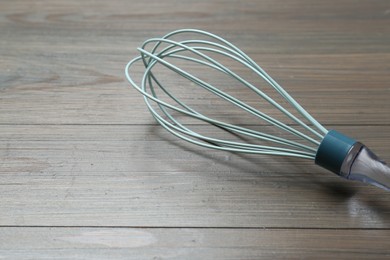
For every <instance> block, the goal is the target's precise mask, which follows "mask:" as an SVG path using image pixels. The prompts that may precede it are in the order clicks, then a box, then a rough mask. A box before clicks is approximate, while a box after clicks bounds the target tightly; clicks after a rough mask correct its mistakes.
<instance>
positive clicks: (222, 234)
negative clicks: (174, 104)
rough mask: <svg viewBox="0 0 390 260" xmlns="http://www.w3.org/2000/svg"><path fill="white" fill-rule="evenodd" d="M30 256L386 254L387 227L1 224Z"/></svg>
mask: <svg viewBox="0 0 390 260" xmlns="http://www.w3.org/2000/svg"><path fill="white" fill-rule="evenodd" d="M0 232H1V234H2V235H1V236H0V255H1V256H2V257H4V258H7V259H8V258H12V259H15V258H29V259H53V258H55V259H69V258H72V259H86V258H88V259H113V258H115V259H259V258H262V259H263V258H267V259H270V258H272V259H282V258H283V259H284V258H288V259H347V258H348V259H350V258H353V259H388V258H389V256H390V249H389V246H390V242H389V240H388V237H389V235H390V231H389V230H266V229H187V228H186V229H147V228H140V229H138V228H137V229H131V228H130V229H129V228H116V229H113V228H25V227H24V228H0Z"/></svg>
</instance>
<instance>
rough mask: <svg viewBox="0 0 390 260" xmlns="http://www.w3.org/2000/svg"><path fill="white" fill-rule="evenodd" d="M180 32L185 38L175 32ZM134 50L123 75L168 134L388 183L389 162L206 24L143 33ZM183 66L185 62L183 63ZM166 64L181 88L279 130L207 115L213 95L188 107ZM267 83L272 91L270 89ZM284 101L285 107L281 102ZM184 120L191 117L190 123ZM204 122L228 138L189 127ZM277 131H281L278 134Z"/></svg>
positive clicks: (384, 185) (386, 185) (385, 186)
mask: <svg viewBox="0 0 390 260" xmlns="http://www.w3.org/2000/svg"><path fill="white" fill-rule="evenodd" d="M184 36H186V38H185V39H181V40H175V39H176V38H178V37H184ZM138 50H139V52H140V56H138V57H136V58H134V59H133V60H131V61H130V62H129V63H128V64H127V66H126V69H125V74H126V78H127V80H128V81H129V83H130V84H131V85H132V86H133V87H134V88H135V89H137V90H138V91H139V92H140V93H141V94H142V95H143V97H144V101H145V102H146V105H147V107H148V109H149V110H150V112H151V114H152V115H153V117H154V118H155V119H156V121H157V122H158V123H159V124H160V125H161V126H162V127H164V128H165V129H166V130H168V131H169V132H170V133H172V134H173V135H175V136H177V137H179V138H181V139H184V140H186V141H188V142H191V143H193V144H197V145H200V146H203V147H207V148H212V149H218V150H225V151H231V152H242V153H250V154H265V155H278V156H290V157H299V158H303V159H309V160H314V162H315V164H317V165H319V166H322V167H323V168H326V169H328V170H330V171H332V172H334V173H336V174H337V175H339V176H341V177H344V178H346V179H350V180H358V181H362V182H365V183H370V184H372V185H375V186H377V187H380V188H383V189H386V190H390V168H389V167H388V166H387V165H386V164H385V162H383V161H381V160H380V159H379V158H378V157H377V156H376V155H375V154H374V153H373V152H371V151H370V150H369V149H368V148H367V147H366V146H365V145H363V144H362V143H360V142H357V141H356V140H354V139H353V138H350V137H348V136H346V135H344V134H342V133H340V132H337V131H335V130H327V129H326V128H325V127H324V126H322V125H321V124H320V123H319V122H318V121H317V120H316V119H314V118H313V117H312V116H311V115H310V114H309V113H308V112H307V111H306V110H305V109H304V108H303V107H302V106H301V105H300V104H299V103H298V102H297V101H295V100H294V99H293V98H292V97H291V96H290V95H289V94H288V93H287V92H286V91H285V90H284V89H283V88H282V87H281V86H280V85H279V84H278V83H277V82H276V81H275V80H273V79H272V78H271V77H270V76H269V75H268V74H267V73H266V72H265V71H264V70H263V69H262V68H261V67H260V66H259V65H257V64H256V63H255V62H254V61H253V60H252V59H251V58H250V57H249V56H248V55H246V54H245V53H244V52H243V51H241V50H240V49H239V48H237V47H236V46H234V45H233V44H232V43H230V42H228V41H226V40H225V39H223V38H221V37H219V36H217V35H214V34H212V33H209V32H206V31H201V30H195V29H182V30H177V31H174V32H171V33H168V34H166V35H165V36H163V37H161V38H152V39H149V40H147V41H145V42H144V43H143V45H142V47H141V48H138ZM226 61H228V62H229V64H230V65H231V64H235V65H234V66H235V68H236V67H237V64H238V65H240V66H241V67H240V68H241V69H237V68H236V70H235V69H233V68H229V67H227V66H225V65H224V62H226ZM138 62H142V63H143V66H144V71H143V76H142V78H141V79H140V81H139V82H138V83H136V82H135V80H134V79H133V77H132V76H130V74H131V73H130V70H131V69H132V67H133V65H134V64H135V63H138ZM198 65H199V67H200V68H201V69H204V70H207V72H211V71H213V72H216V75H215V78H217V79H218V78H219V77H222V76H224V77H228V78H229V79H230V80H231V81H232V82H234V84H235V86H237V89H238V87H240V88H242V89H246V90H247V91H249V92H250V93H251V95H250V97H251V98H252V97H253V96H256V97H258V98H260V99H259V102H258V103H266V104H268V105H270V106H271V107H272V108H273V109H274V110H275V111H276V112H278V113H280V114H281V115H283V116H284V118H285V119H287V120H288V122H290V123H285V122H282V120H281V119H279V118H278V117H277V116H276V113H273V112H272V113H270V112H268V113H267V112H265V111H268V110H265V109H263V108H261V109H259V108H256V107H255V105H254V104H250V103H244V102H243V101H242V100H241V98H238V97H237V95H239V93H240V92H239V91H238V90H237V89H236V91H234V90H233V91H231V92H234V93H235V95H233V94H231V93H229V92H228V91H224V90H223V88H220V87H217V86H216V85H218V84H217V83H211V82H210V81H207V80H205V79H203V78H202V77H203V76H204V74H205V73H201V72H202V71H200V72H199V71H196V70H195V71H194V72H191V71H190V70H191V69H194V68H195V66H198ZM181 66H183V67H181ZM188 66H189V69H185V68H184V67H188ZM158 67H161V68H163V69H164V68H165V69H168V72H165V73H162V74H161V73H160V75H157V74H158V72H159V70H158V69H157V68H158ZM161 68H160V70H161ZM243 69H245V70H246V74H245V75H241V74H240V73H238V72H236V71H238V70H239V71H240V72H242V71H243ZM156 70H157V72H156ZM169 71H171V72H173V73H175V75H176V76H179V77H176V79H177V80H178V81H177V82H175V83H171V84H173V85H183V83H182V81H179V79H180V80H185V81H186V84H187V85H185V86H184V87H182V88H185V89H187V90H188V89H193V88H196V87H199V88H201V89H202V91H204V93H206V94H205V95H203V96H200V97H199V98H203V99H207V98H208V99H209V98H210V96H211V95H214V97H217V98H220V99H222V101H224V102H228V104H230V105H233V107H235V108H238V109H241V110H242V111H243V112H244V113H247V114H249V115H250V116H255V117H256V118H258V119H260V120H263V121H264V122H265V123H266V124H267V125H271V126H276V127H277V129H279V130H278V132H279V133H278V134H276V133H267V132H266V131H265V130H259V129H258V128H253V127H249V126H247V124H233V123H230V122H227V121H226V120H224V118H222V119H221V118H218V117H216V116H215V117H212V116H208V114H213V113H214V112H215V111H214V110H216V109H214V108H213V107H210V104H211V105H212V104H213V103H217V102H218V101H215V99H209V102H208V104H207V106H206V107H208V109H206V110H207V111H206V112H201V111H200V110H199V109H195V108H194V106H193V105H191V104H188V103H187V102H185V101H184V100H187V101H188V102H190V101H191V100H188V97H187V98H186V96H183V97H179V96H180V93H179V95H178V94H177V93H176V94H174V93H173V92H171V91H170V87H169V86H168V85H167V84H166V83H164V82H163V80H166V76H167V74H169ZM248 72H249V74H248ZM248 75H255V76H256V77H257V79H259V80H260V79H262V80H263V81H265V82H266V83H267V84H266V87H264V86H261V87H260V86H259V83H258V82H255V83H253V82H252V80H250V79H248ZM240 90H241V89H240ZM270 91H272V92H273V93H276V95H275V94H274V95H271V94H270V93H269V92H270ZM179 92H180V91H179ZM195 98H196V97H195ZM287 106H288V107H289V108H290V109H287V108H286V107H287ZM203 110H205V109H203ZM225 112H226V111H225ZM225 114H226V113H225ZM270 114H272V115H270ZM274 114H275V116H273V115H274ZM225 117H226V115H225ZM186 120H187V121H186ZM191 120H195V122H196V123H195V124H194V123H193V121H191ZM199 122H201V123H202V124H199ZM205 123H206V125H209V126H213V127H216V128H217V129H220V130H225V132H227V133H230V134H231V135H232V136H234V138H229V139H227V138H220V137H215V136H210V135H208V134H207V133H206V134H204V133H201V132H199V131H194V130H191V128H192V129H193V128H196V127H198V128H199V129H200V128H201V127H200V126H201V125H205ZM264 128H266V127H264ZM281 132H283V133H284V134H282V135H281V134H280V133H281ZM285 136H290V137H291V138H287V137H285Z"/></svg>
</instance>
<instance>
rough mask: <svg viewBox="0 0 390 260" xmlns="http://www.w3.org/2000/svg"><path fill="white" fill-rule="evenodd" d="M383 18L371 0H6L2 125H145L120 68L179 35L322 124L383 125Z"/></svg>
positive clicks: (382, 6) (382, 7) (388, 44)
mask: <svg viewBox="0 0 390 260" xmlns="http://www.w3.org/2000/svg"><path fill="white" fill-rule="evenodd" d="M22 3H23V4H22ZM42 3H44V2H42ZM335 3H336V2H335ZM189 5H191V12H189V11H188V6H189ZM83 7H85V9H84V8H83ZM264 8H265V9H264ZM386 8H388V6H387V2H386V1H375V3H373V2H372V1H369V0H366V1H359V3H355V2H353V4H351V3H350V1H337V4H330V3H328V4H318V5H317V4H316V5H313V4H312V3H311V2H310V1H289V2H288V3H285V2H280V1H249V2H246V3H245V4H243V3H241V2H240V1H230V2H229V3H228V4H226V3H224V2H219V1H216V2H214V1H213V2H209V1H199V2H196V3H193V1H189V0H187V1H183V3H182V4H181V5H179V6H178V5H177V4H176V1H165V2H164V3H160V1H149V3H148V4H147V5H146V4H145V3H135V2H133V1H132V2H128V1H118V2H115V3H110V4H108V3H105V2H104V1H103V2H98V3H95V1H92V2H91V1H85V2H84V3H83V4H80V3H79V1H75V0H73V1H67V3H66V4H63V3H61V1H58V2H55V3H53V2H50V4H38V5H37V4H34V3H28V4H27V3H25V1H16V2H12V4H10V2H9V1H2V3H0V9H1V10H2V11H1V14H0V21H2V22H1V23H0V28H1V31H2V35H3V40H2V41H1V42H0V55H1V57H2V59H1V61H0V70H1V71H3V74H0V76H1V77H0V80H1V81H0V82H1V84H0V93H1V95H0V111H1V113H0V123H3V124H83V123H85V124H129V123H131V124H143V123H150V117H149V116H148V112H147V110H146V108H145V106H144V105H143V103H142V99H141V97H140V96H139V95H138V94H137V93H136V92H135V91H133V90H129V88H128V84H127V83H126V82H125V81H124V73H123V70H124V66H125V64H126V63H127V61H128V60H130V59H131V58H132V57H135V56H136V55H137V54H136V47H137V46H139V45H140V44H141V42H143V41H144V40H146V39H147V38H150V37H157V36H161V35H162V34H164V33H166V32H169V31H170V30H174V29H177V28H178V25H180V26H181V27H187V28H188V27H189V28H191V27H196V28H201V29H207V30H210V31H213V32H215V33H219V34H221V35H222V36H225V37H226V38H227V39H229V40H231V41H232V42H234V43H236V44H237V45H238V46H240V47H241V48H242V49H243V50H245V51H247V52H248V53H249V54H250V55H251V56H252V57H253V58H254V59H255V60H256V61H258V63H259V64H260V65H262V66H264V68H265V69H266V70H267V71H268V72H269V73H270V74H271V75H272V76H273V77H275V79H276V80H277V81H278V82H280V83H281V84H282V85H283V86H285V87H286V89H287V90H288V91H290V92H291V93H292V94H293V96H295V97H296V98H297V100H298V101H299V102H300V103H302V104H303V105H304V107H305V108H307V109H308V111H310V112H311V113H312V114H313V115H314V116H315V117H316V118H318V119H319V120H320V122H323V123H324V124H360V125H362V124H364V125H369V124H389V122H390V113H387V112H386V111H389V110H390V103H389V102H388V100H389V88H388V82H389V81H390V74H389V73H388V71H389V69H390V67H389V66H390V65H389V64H390V62H389V59H390V55H389V51H390V27H389V26H388V24H389V16H388V15H387V14H386V10H387V9H386ZM85 10H88V11H85ZM101 10H104V12H102V11H101ZM216 10H218V11H217V12H216ZM264 10H267V11H264ZM384 12H385V13H384ZM346 14H348V19H345V17H344V16H345V15H346ZM215 17H218V19H217V20H214V18H215ZM318 17H321V19H317V18H318ZM237 20H239V21H240V22H237ZM210 21H212V22H210ZM242 28H245V32H246V33H245V34H243V33H242ZM139 76H140V75H139ZM205 76H210V77H211V74H210V73H209V72H207V71H206V73H205ZM257 100H258V99H257V98H255V97H253V95H252V96H248V97H247V102H249V103H255V102H257ZM373 100H375V102H373ZM199 102H202V101H199ZM213 103H214V104H215V105H218V102H213ZM267 112H268V111H267ZM270 113H272V112H270ZM231 117H233V119H234V118H239V116H236V115H234V114H233V115H230V118H231Z"/></svg>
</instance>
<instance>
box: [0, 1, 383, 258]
mask: <svg viewBox="0 0 390 260" xmlns="http://www.w3.org/2000/svg"><path fill="white" fill-rule="evenodd" d="M178 28H199V29H205V30H208V31H212V32H214V33H217V34H219V35H222V36H224V37H225V38H227V39H228V40H230V41H231V42H234V43H235V44H236V45H238V46H239V47H240V48H242V49H243V50H244V51H246V52H247V53H248V54H249V55H250V56H251V57H252V58H253V59H254V60H255V61H257V62H258V63H259V64H260V65H261V66H263V67H264V68H265V69H266V70H267V71H268V72H269V74H271V76H273V78H275V79H276V80H277V81H278V82H279V83H281V85H283V86H284V87H285V88H286V90H288V91H289V92H290V93H291V94H292V95H293V96H294V97H296V99H297V101H299V102H300V103H301V104H302V105H303V106H304V107H305V108H306V109H307V110H308V111H309V112H310V113H311V114H312V115H313V116H315V117H316V118H317V119H318V120H319V121H320V122H322V123H323V124H324V125H325V126H326V127H327V128H335V129H338V130H340V131H341V132H344V133H346V134H348V135H351V136H353V137H355V138H357V139H359V140H361V141H363V142H364V143H365V144H367V145H368V146H369V147H371V148H372V149H373V150H374V151H375V152H377V154H379V155H381V157H382V158H383V159H384V160H386V161H390V102H389V98H390V87H389V82H390V73H389V72H390V2H389V1H386V0H377V1H372V0H365V1H353V0H342V1H308V0H307V1H303V0H292V1H271V0H268V1H233V0H232V1H190V0H185V1H180V2H177V1H173V0H169V1H147V2H142V1H92V0H91V1H75V0H72V1H43V0H42V1H27V0H20V1H15V0H12V1H11V0H3V1H1V2H0V33H1V34H0V35H1V38H0V57H1V58H0V259H2V258H4V259H42V258H46V259H53V258H56V259H91V258H92V259H128V258H130V259H259V258H266V259H271V258H272V259H278V258H294V259H318V258H323V259H330V258H350V259H351V258H353V259H367V258H372V259H381V258H383V259H386V258H389V257H390V240H389V239H388V237H389V235H390V195H389V193H387V192H385V191H383V190H380V189H376V188H374V187H370V186H366V185H363V184H360V183H353V182H346V181H344V180H342V179H340V178H338V177H337V176H335V175H333V174H331V173H328V172H326V171H325V170H322V169H320V168H318V167H316V166H314V165H313V164H312V163H311V162H310V161H306V160H299V159H285V158H281V157H270V156H253V155H238V154H231V153H226V152H215V151H208V150H205V149H202V148H199V147H195V146H193V145H191V144H187V143H184V142H182V141H180V140H177V139H176V138H174V137H172V136H171V135H170V134H169V133H167V132H165V131H164V130H162V129H161V128H160V127H159V126H158V125H156V124H155V122H154V121H153V120H152V118H151V116H150V114H149V112H148V111H147V109H146V108H145V105H144V103H143V100H142V99H141V97H140V96H139V94H138V93H136V91H134V90H133V89H131V88H129V86H128V84H127V82H126V81H125V80H124V66H125V64H126V63H127V61H128V60H130V59H131V58H133V57H135V56H136V55H137V52H136V47H138V46H139V45H140V44H141V43H142V42H143V41H144V40H145V39H147V38H151V37H156V36H161V35H163V34H165V33H167V32H169V31H172V30H175V29H178ZM206 76H207V75H206ZM247 98H248V102H256V99H255V98H254V97H252V96H248V97H247ZM188 99H189V101H190V102H193V103H200V102H202V100H200V99H196V98H195V97H191V96H189V97H188ZM269 113H272V112H269ZM224 116H225V117H226V118H229V119H231V120H239V119H240V117H239V116H238V115H236V114H234V113H232V114H229V113H226V115H224ZM250 123H251V124H258V125H261V122H259V123H257V122H250ZM197 127H199V129H201V128H202V126H201V125H200V126H197ZM262 127H264V128H269V127H268V126H262Z"/></svg>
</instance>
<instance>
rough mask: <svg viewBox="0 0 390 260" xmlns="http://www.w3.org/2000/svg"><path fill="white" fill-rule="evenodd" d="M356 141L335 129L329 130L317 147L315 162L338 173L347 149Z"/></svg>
mask: <svg viewBox="0 0 390 260" xmlns="http://www.w3.org/2000/svg"><path fill="white" fill-rule="evenodd" d="M356 143H357V141H356V140H354V139H352V138H350V137H348V136H345V135H343V134H341V133H339V132H337V131H335V130H330V131H329V132H328V133H327V134H326V136H325V137H324V139H323V140H322V142H321V143H320V146H319V147H318V150H317V154H316V157H315V163H316V164H317V165H319V166H321V167H323V168H325V169H328V170H330V171H332V172H334V173H336V174H338V175H341V167H342V165H343V162H344V160H345V158H346V157H347V155H348V153H349V151H350V150H351V149H352V147H353V146H354V144H356Z"/></svg>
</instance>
